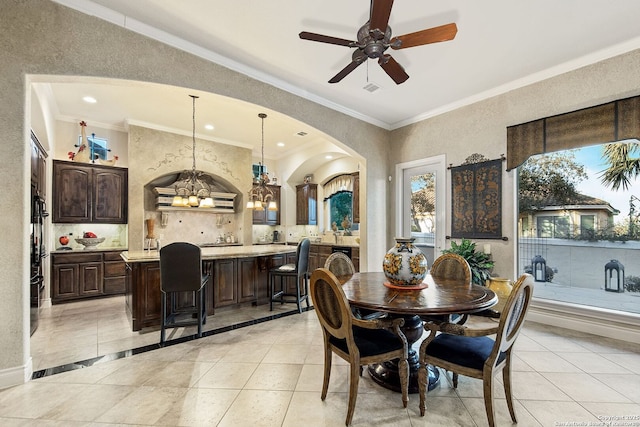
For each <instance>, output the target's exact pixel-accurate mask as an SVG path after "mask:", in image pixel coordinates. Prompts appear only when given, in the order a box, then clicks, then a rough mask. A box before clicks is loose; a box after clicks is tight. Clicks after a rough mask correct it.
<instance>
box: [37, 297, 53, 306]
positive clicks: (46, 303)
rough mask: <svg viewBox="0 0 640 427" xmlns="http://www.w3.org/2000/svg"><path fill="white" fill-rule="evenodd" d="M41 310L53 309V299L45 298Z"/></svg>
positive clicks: (41, 302)
mask: <svg viewBox="0 0 640 427" xmlns="http://www.w3.org/2000/svg"><path fill="white" fill-rule="evenodd" d="M40 308H51V298H43V299H41V300H40Z"/></svg>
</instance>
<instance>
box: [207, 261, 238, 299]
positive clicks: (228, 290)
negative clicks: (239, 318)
mask: <svg viewBox="0 0 640 427" xmlns="http://www.w3.org/2000/svg"><path fill="white" fill-rule="evenodd" d="M237 266H238V262H237V259H235V258H231V259H221V260H216V261H214V263H213V306H214V307H215V308H219V307H225V306H227V305H232V304H237V303H238V290H237V285H236V283H237V280H238V279H237V277H238V276H237Z"/></svg>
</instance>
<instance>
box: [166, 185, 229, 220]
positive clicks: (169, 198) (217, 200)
mask: <svg viewBox="0 0 640 427" xmlns="http://www.w3.org/2000/svg"><path fill="white" fill-rule="evenodd" d="M153 192H154V193H155V195H156V210H158V211H189V210H191V211H194V212H196V211H197V212H204V213H215V214H228V213H235V212H236V208H235V204H236V203H235V199H236V196H237V194H235V193H223V192H216V191H214V192H211V197H212V198H213V205H214V206H213V207H212V208H197V207H196V208H193V207H188V206H185V207H182V206H172V205H171V204H172V203H173V197H174V196H175V195H176V190H175V188H171V187H154V188H153Z"/></svg>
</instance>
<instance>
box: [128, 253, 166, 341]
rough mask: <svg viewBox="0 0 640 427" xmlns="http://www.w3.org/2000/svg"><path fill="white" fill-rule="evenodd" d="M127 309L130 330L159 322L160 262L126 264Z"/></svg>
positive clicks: (160, 293) (136, 329) (137, 329)
mask: <svg viewBox="0 0 640 427" xmlns="http://www.w3.org/2000/svg"><path fill="white" fill-rule="evenodd" d="M126 272H127V277H126V283H127V294H126V302H127V310H128V314H129V318H130V320H131V325H132V330H134V331H139V330H141V329H142V328H145V327H148V326H156V325H159V324H160V301H161V300H160V298H161V295H162V292H161V291H160V263H159V262H158V261H154V262H137V263H131V264H127V267H126ZM134 295H135V297H133V296H134Z"/></svg>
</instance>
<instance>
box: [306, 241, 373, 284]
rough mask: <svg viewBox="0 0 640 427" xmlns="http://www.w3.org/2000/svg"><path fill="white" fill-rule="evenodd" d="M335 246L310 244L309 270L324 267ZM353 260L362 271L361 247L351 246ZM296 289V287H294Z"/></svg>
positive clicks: (357, 268) (356, 267)
mask: <svg viewBox="0 0 640 427" xmlns="http://www.w3.org/2000/svg"><path fill="white" fill-rule="evenodd" d="M333 248H334V246H332V245H327V244H324V245H314V244H312V245H310V246H309V271H313V270H315V269H316V268H323V267H324V263H325V262H327V258H329V255H331V253H332V252H333V250H334V249H333ZM351 262H353V266H354V267H355V269H356V271H360V248H359V247H351ZM294 289H295V288H294Z"/></svg>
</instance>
